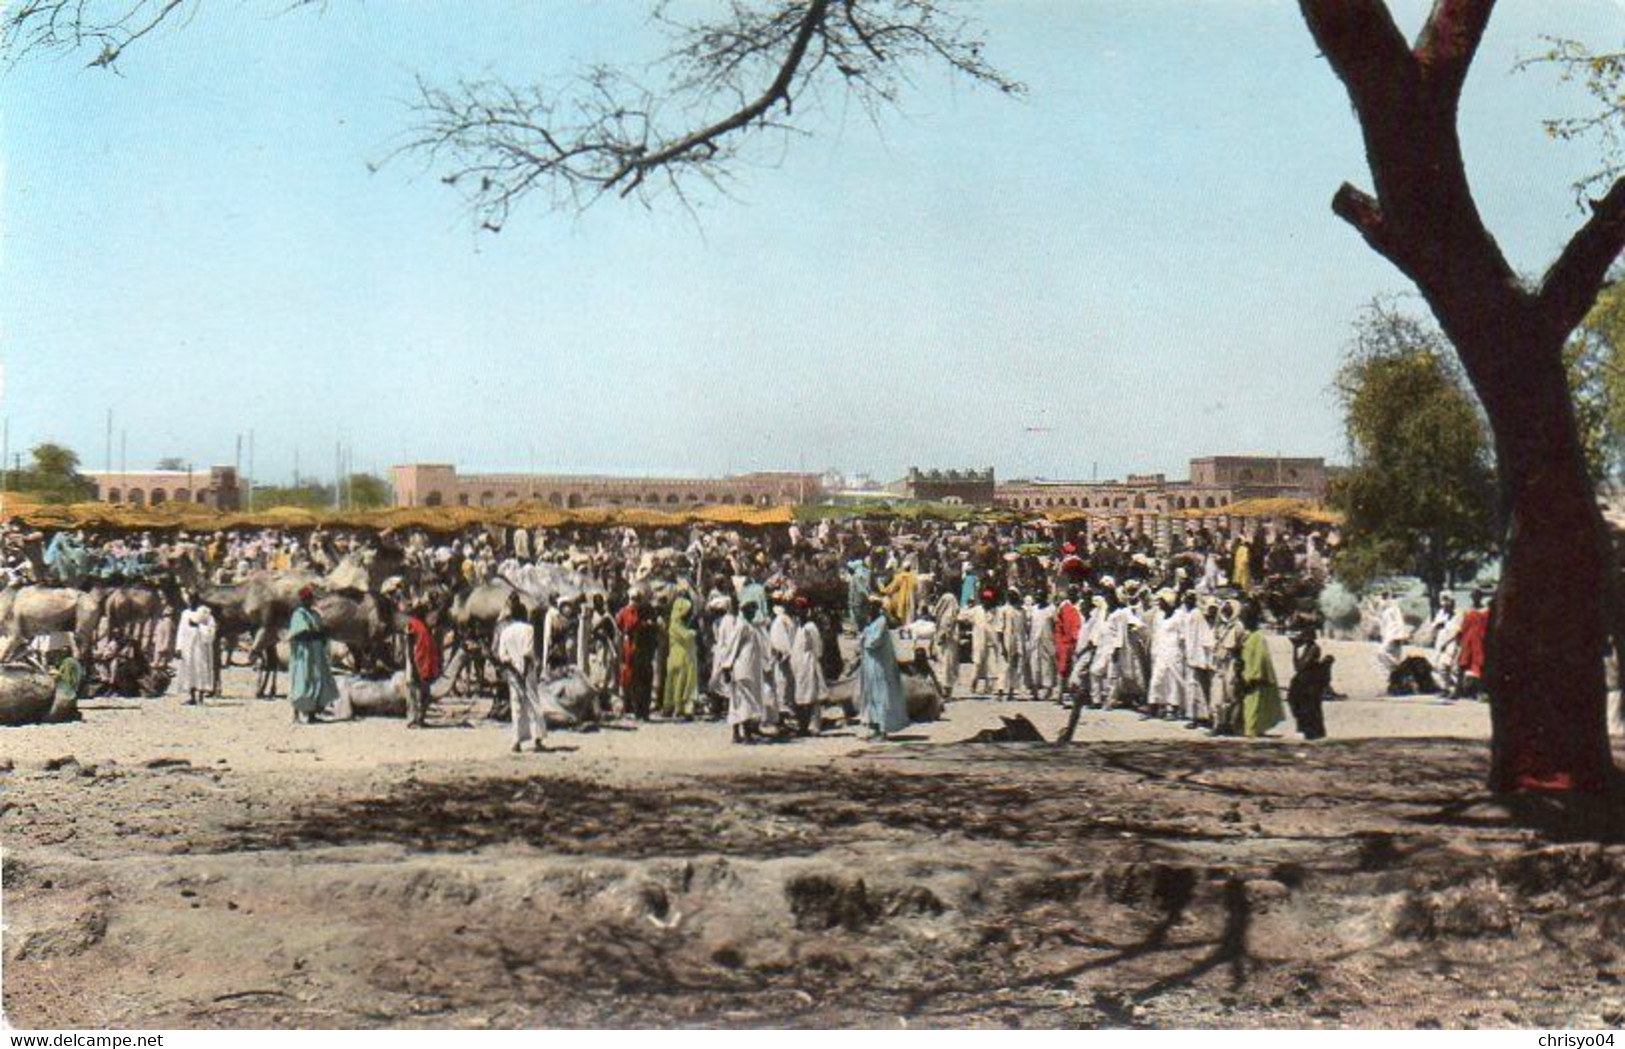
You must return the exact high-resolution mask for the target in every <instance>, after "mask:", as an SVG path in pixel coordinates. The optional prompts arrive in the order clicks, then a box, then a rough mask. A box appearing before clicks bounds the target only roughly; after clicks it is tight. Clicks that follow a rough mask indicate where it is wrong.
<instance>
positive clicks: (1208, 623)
mask: <svg viewBox="0 0 1625 1049" xmlns="http://www.w3.org/2000/svg"><path fill="white" fill-rule="evenodd" d="M1212 609H1213V602H1212V600H1211V599H1210V600H1209V601H1208V603H1207V606H1206V607H1201V606H1199V605H1198V603H1197V600H1196V595H1195V594H1194V593H1187V594H1186V595H1185V667H1186V678H1185V710H1184V714H1185V721H1186V725H1187V727H1189V728H1196V727H1199V726H1201V725H1203V724H1211V723H1212V708H1211V705H1210V702H1209V696H1210V694H1211V690H1212V688H1213V622H1212V620H1210V619H1209V618H1208V616H1209V615H1210V614H1213V612H1212Z"/></svg>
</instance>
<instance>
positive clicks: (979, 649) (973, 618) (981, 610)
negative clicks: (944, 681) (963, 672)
mask: <svg viewBox="0 0 1625 1049" xmlns="http://www.w3.org/2000/svg"><path fill="white" fill-rule="evenodd" d="M997 611H998V608H997V607H996V606H995V605H994V604H993V591H991V590H984V591H982V600H981V602H980V603H978V604H974V605H972V606H971V607H969V608H967V609H965V610H964V611H962V612H960V613H959V618H960V619H961V620H963V621H964V622H966V623H969V624H970V661H971V676H970V690H971V693H972V694H973V695H979V696H985V695H987V694H988V693H990V692H992V691H993V690H994V688H996V687H997V685H998V683H999V680H1000V679H1001V677H1002V676H1003V672H1004V668H1003V663H1002V661H1001V659H1000V645H999V630H998V624H997V621H996V618H995V614H996V613H997Z"/></svg>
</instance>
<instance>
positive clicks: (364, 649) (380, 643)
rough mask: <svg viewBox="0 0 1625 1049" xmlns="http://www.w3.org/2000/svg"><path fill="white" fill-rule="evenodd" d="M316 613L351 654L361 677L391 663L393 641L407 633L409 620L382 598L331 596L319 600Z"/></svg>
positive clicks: (385, 598) (351, 592)
mask: <svg viewBox="0 0 1625 1049" xmlns="http://www.w3.org/2000/svg"><path fill="white" fill-rule="evenodd" d="M316 612H317V613H318V614H319V615H320V616H321V617H322V622H323V623H325V624H326V625H327V633H328V636H329V637H330V638H331V639H332V640H334V641H338V642H341V643H342V644H343V645H344V647H345V648H346V649H347V650H348V652H349V656H350V661H351V664H352V666H353V667H354V669H355V670H356V671H357V672H358V673H362V672H365V671H367V670H370V669H376V668H378V667H381V666H385V665H387V664H388V663H390V662H391V660H390V658H389V657H390V648H389V646H390V641H391V640H392V639H393V638H394V636H395V635H396V634H400V633H402V632H404V631H405V629H406V619H405V617H404V616H403V615H401V613H400V612H399V611H397V609H396V608H395V604H394V602H392V601H390V599H389V598H388V597H385V596H384V595H382V594H362V595H360V596H355V595H354V592H353V591H348V592H342V593H332V594H328V595H327V596H326V597H323V598H320V599H319V600H317V602H316Z"/></svg>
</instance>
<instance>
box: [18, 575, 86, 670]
mask: <svg viewBox="0 0 1625 1049" xmlns="http://www.w3.org/2000/svg"><path fill="white" fill-rule="evenodd" d="M106 603H107V591H106V590H105V589H104V588H102V587H99V586H98V587H94V588H92V589H90V590H78V589H75V588H73V587H67V586H21V587H6V588H5V589H4V590H0V637H4V639H5V640H4V641H3V642H0V662H4V661H7V660H9V659H11V658H12V657H13V656H15V654H16V653H17V651H18V650H19V649H20V648H22V646H23V645H25V644H27V643H28V642H29V641H30V640H32V639H33V638H35V637H38V636H39V635H40V634H48V633H56V632H61V633H71V634H72V635H73V641H74V646H75V648H76V651H77V652H78V654H79V656H80V657H81V658H84V657H87V656H88V655H89V654H90V651H91V645H92V643H93V642H94V641H95V640H96V629H97V627H98V626H99V625H100V624H101V619H102V614H103V611H104V608H105V605H106Z"/></svg>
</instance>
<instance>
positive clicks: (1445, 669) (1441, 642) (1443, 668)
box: [1430, 594, 1461, 696]
mask: <svg viewBox="0 0 1625 1049" xmlns="http://www.w3.org/2000/svg"><path fill="white" fill-rule="evenodd" d="M1430 625H1431V626H1432V627H1433V673H1434V674H1435V675H1436V676H1437V677H1438V679H1439V688H1440V689H1441V690H1442V691H1443V692H1444V694H1445V695H1447V696H1452V695H1455V692H1456V677H1457V674H1458V671H1459V668H1458V666H1457V657H1458V656H1459V655H1460V654H1461V613H1459V612H1457V611H1456V599H1455V598H1454V597H1451V596H1450V595H1449V594H1440V595H1439V610H1438V611H1437V612H1435V613H1433V620H1432V622H1431V624H1430Z"/></svg>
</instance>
